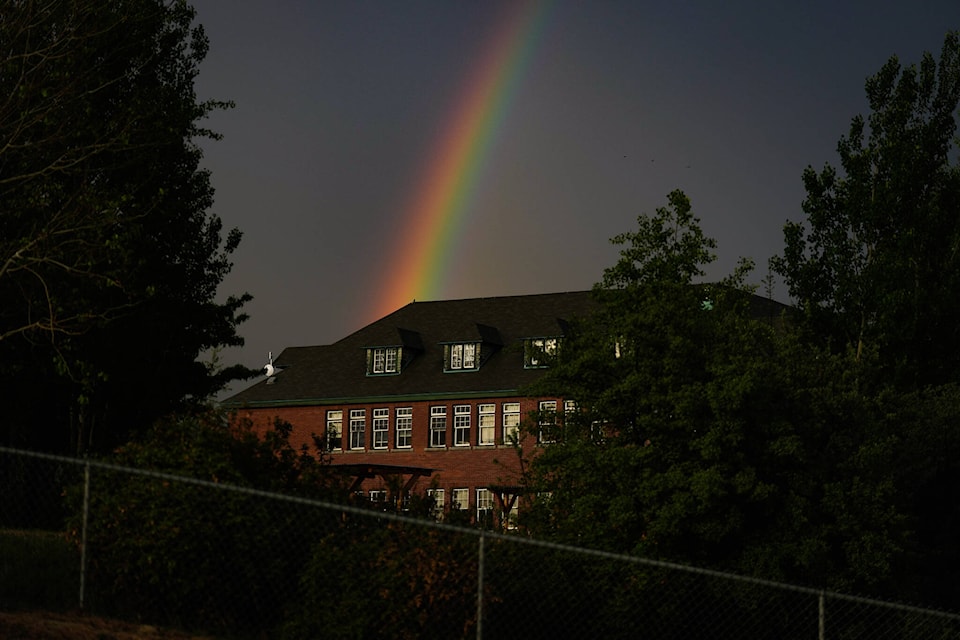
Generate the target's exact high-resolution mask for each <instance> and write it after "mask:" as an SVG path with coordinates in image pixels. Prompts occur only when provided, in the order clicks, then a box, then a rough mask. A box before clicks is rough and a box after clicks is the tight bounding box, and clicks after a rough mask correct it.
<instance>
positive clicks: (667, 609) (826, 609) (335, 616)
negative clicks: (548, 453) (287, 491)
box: [0, 448, 960, 640]
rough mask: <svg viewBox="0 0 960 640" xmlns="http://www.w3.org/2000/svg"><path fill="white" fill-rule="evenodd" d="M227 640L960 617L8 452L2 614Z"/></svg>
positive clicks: (4, 461) (1, 506) (868, 633)
mask: <svg viewBox="0 0 960 640" xmlns="http://www.w3.org/2000/svg"><path fill="white" fill-rule="evenodd" d="M19 607H31V608H42V609H48V610H60V611H63V610H75V609H78V608H79V609H83V610H85V611H87V612H89V613H93V614H96V615H102V616H111V617H116V618H120V619H125V620H132V621H137V622H142V623H149V624H152V625H163V626H170V627H176V628H181V629H184V630H190V631H195V632H204V633H213V634H216V635H218V636H220V637H236V638H243V637H280V638H316V637H329V638H443V639H450V638H498V639H499V638H556V637H603V638H657V639H671V638H677V639H679V638H684V639H690V638H694V639H695V638H714V639H717V638H719V639H723V638H737V639H741V638H771V639H773V638H777V639H783V638H788V639H789V638H797V639H799V638H805V639H809V638H830V639H834V638H837V639H844V640H847V639H850V640H854V639H863V640H879V639H885V638H891V639H892V638H938V639H939V638H960V616H958V615H955V614H948V613H943V612H938V611H931V610H926V609H922V608H919V607H911V606H905V605H900V604H895V603H889V602H883V601H878V600H871V599H867V598H859V597H854V596H848V595H843V594H837V593H829V592H823V591H817V590H814V589H808V588H802V587H796V586H792V585H786V584H781V583H775V582H770V581H765V580H757V579H752V578H744V577H740V576H735V575H730V574H724V573H720V572H715V571H707V570H701V569H695V568H690V567H683V566H679V565H672V564H668V563H661V562H653V561H649V560H645V559H641V558H636V557H632V556H622V555H616V554H610V553H604V552H600V551H594V550H587V549H579V548H574V547H570V546H564V545H557V544H552V543H545V542H541V541H536V540H532V539H530V538H527V537H525V536H522V535H520V534H517V533H510V532H506V533H499V532H493V531H483V530H480V529H476V528H471V527H463V526H455V525H453V524H450V523H448V522H446V523H445V522H437V521H434V520H431V519H428V518H412V517H407V516H405V515H404V514H403V513H402V512H400V513H398V512H396V511H392V510H391V511H382V510H372V509H370V508H369V507H363V506H359V505H341V504H333V503H328V502H324V501H320V500H314V499H310V498H308V497H303V496H290V495H280V494H273V493H267V492H264V491H259V490H256V489H251V488H242V487H236V486H230V485H224V484H220V483H217V482H211V481H202V480H196V479H191V478H183V477H178V476H174V475H169V474H163V473H157V472H152V471H144V470H137V469H129V468H122V467H117V466H114V465H110V464H106V463H102V462H91V461H83V460H76V459H71V458H62V457H57V456H48V455H43V454H36V453H29V452H23V451H16V450H12V449H4V448H0V608H19Z"/></svg>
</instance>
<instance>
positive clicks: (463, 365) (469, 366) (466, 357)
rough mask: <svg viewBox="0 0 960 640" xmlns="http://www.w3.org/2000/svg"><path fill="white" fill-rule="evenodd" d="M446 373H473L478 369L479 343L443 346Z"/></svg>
mask: <svg viewBox="0 0 960 640" xmlns="http://www.w3.org/2000/svg"><path fill="white" fill-rule="evenodd" d="M443 351H444V369H445V370H446V371H475V370H477V369H478V368H479V367H480V343H478V342H457V343H452V344H447V345H444V349H443Z"/></svg>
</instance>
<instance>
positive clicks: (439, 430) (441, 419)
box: [430, 407, 447, 447]
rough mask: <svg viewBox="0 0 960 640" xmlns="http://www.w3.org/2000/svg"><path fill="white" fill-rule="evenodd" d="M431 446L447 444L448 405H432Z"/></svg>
mask: <svg viewBox="0 0 960 640" xmlns="http://www.w3.org/2000/svg"><path fill="white" fill-rule="evenodd" d="M430 446H431V447H445V446H447V408H446V407H430Z"/></svg>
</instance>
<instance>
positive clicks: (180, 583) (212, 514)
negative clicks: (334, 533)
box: [71, 414, 341, 633]
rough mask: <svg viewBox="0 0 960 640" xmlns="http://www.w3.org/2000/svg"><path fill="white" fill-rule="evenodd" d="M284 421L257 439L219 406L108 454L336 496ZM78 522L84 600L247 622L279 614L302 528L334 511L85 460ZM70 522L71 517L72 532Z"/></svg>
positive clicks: (184, 619) (318, 531) (223, 479)
mask: <svg viewBox="0 0 960 640" xmlns="http://www.w3.org/2000/svg"><path fill="white" fill-rule="evenodd" d="M289 433H290V427H289V425H287V424H284V423H278V424H277V425H276V428H275V429H274V430H273V431H272V432H270V433H268V434H267V435H266V437H264V438H262V439H261V438H259V437H258V436H257V435H256V434H255V433H254V432H252V431H251V430H250V428H249V427H248V426H244V425H235V426H230V425H228V424H227V422H226V420H225V419H224V417H223V416H220V415H218V414H206V415H198V416H189V417H185V418H182V419H178V420H168V421H164V422H161V423H158V424H157V425H156V426H155V427H154V428H153V429H152V430H151V431H150V432H149V434H147V436H146V437H145V438H144V439H143V440H142V441H137V442H131V443H130V444H128V445H125V446H124V447H122V448H121V449H120V450H118V451H117V453H116V455H115V456H114V458H113V460H112V461H113V462H116V463H117V464H120V465H124V466H131V467H136V468H140V469H148V470H156V471H163V472H166V473H172V474H175V475H183V476H187V477H190V478H197V479H200V480H205V481H209V482H214V483H224V484H231V485H238V486H242V487H252V488H257V489H262V490H273V491H281V492H284V493H287V494H294V495H299V496H303V497H312V498H318V497H326V498H337V497H338V496H340V495H341V493H340V492H339V490H338V489H337V485H336V484H335V483H334V482H333V481H332V479H331V478H330V477H329V476H328V474H327V467H326V465H325V464H323V463H322V462H321V461H319V460H318V459H317V458H315V457H314V456H312V455H311V454H310V452H308V451H306V450H301V451H297V450H294V449H292V448H291V447H290V446H289V444H288V436H289ZM81 494H82V490H81V488H80V487H76V488H75V489H74V491H73V492H72V493H71V496H72V498H73V499H74V500H75V501H76V502H77V503H78V502H79V499H80V495H81ZM77 512H78V513H79V510H78V511H77ZM88 522H89V524H88V530H87V544H88V558H89V560H88V563H89V574H90V575H89V577H88V581H87V584H88V591H89V593H90V596H89V600H90V604H91V607H92V608H93V609H95V610H97V611H102V612H105V613H112V614H114V615H120V616H123V617H142V618H144V619H148V620H151V621H154V622H163V623H169V624H173V625H176V626H181V627H186V628H195V629H206V630H218V631H230V630H233V631H238V630H242V631H243V632H244V633H247V632H251V633H252V632H255V631H257V630H265V629H270V628H271V627H272V626H273V625H275V624H277V623H278V622H279V620H280V617H281V616H282V614H283V612H284V606H285V604H286V603H285V602H284V600H283V597H284V596H285V595H287V594H288V593H289V589H288V587H289V585H290V584H292V583H295V581H296V579H297V576H298V575H299V573H300V569H301V564H302V562H304V560H305V559H306V557H307V553H308V549H309V546H310V544H311V540H312V539H315V538H314V536H315V537H316V538H319V537H322V536H323V535H324V532H325V531H328V530H330V529H331V527H333V526H334V525H335V522H336V520H335V515H333V514H331V513H329V512H321V511H320V510H316V509H314V510H299V509H295V508H293V507H292V506H291V505H290V504H289V503H285V502H281V501H277V500H264V499H262V498H260V497H257V496H250V495H247V494H244V493H239V492H235V491H219V490H214V489H212V488H207V487H203V486H196V485H192V484H189V483H182V482H175V481H171V480H168V479H160V478H155V477H150V476H137V475H134V476H131V475H129V474H128V473H120V472H110V471H109V470H103V469H99V468H94V469H93V470H92V471H91V487H90V510H89V521H88ZM79 525H80V523H79V521H75V522H73V523H72V531H74V532H76V533H75V534H74V535H79V533H78V532H79Z"/></svg>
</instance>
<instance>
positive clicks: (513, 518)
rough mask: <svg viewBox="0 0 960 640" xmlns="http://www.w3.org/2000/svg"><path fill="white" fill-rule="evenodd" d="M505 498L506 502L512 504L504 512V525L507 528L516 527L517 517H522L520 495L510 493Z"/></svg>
mask: <svg viewBox="0 0 960 640" xmlns="http://www.w3.org/2000/svg"><path fill="white" fill-rule="evenodd" d="M503 498H504V502H505V503H506V504H509V505H510V509H509V511H507V513H506V514H504V522H503V526H504V528H506V529H516V528H517V519H518V518H519V517H520V497H519V496H516V495H513V494H509V493H508V494H507V495H505V496H504V497H503Z"/></svg>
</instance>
